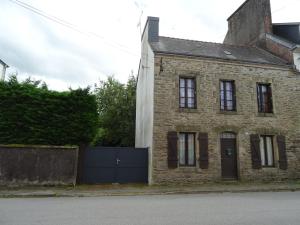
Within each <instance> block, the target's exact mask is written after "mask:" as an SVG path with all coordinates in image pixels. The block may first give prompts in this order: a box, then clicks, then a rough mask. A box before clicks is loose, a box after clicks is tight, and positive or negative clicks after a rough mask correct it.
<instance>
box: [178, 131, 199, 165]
mask: <svg viewBox="0 0 300 225" xmlns="http://www.w3.org/2000/svg"><path fill="white" fill-rule="evenodd" d="M179 165H180V166H195V133H179Z"/></svg>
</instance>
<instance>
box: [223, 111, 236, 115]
mask: <svg viewBox="0 0 300 225" xmlns="http://www.w3.org/2000/svg"><path fill="white" fill-rule="evenodd" d="M218 114H223V115H238V113H237V111H219V112H218Z"/></svg>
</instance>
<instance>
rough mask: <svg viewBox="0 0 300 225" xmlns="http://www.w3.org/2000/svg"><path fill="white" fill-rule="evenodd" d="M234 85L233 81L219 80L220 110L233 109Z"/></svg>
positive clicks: (234, 108)
mask: <svg viewBox="0 0 300 225" xmlns="http://www.w3.org/2000/svg"><path fill="white" fill-rule="evenodd" d="M235 105H236V104H235V86H234V81H230V80H221V81H220V107H221V111H235V110H236V107H235Z"/></svg>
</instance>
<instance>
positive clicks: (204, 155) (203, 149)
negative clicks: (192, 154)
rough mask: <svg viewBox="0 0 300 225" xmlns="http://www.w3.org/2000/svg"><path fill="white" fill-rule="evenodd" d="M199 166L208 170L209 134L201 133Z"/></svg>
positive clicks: (199, 138)
mask: <svg viewBox="0 0 300 225" xmlns="http://www.w3.org/2000/svg"><path fill="white" fill-rule="evenodd" d="M198 140H199V166H200V168H201V169H208V134H207V133H199V136H198Z"/></svg>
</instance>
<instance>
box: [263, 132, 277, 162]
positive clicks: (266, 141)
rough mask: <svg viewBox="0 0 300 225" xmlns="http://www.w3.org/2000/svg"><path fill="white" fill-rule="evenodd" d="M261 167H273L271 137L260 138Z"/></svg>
mask: <svg viewBox="0 0 300 225" xmlns="http://www.w3.org/2000/svg"><path fill="white" fill-rule="evenodd" d="M260 156H261V165H262V166H265V167H273V166H274V149H273V137H272V136H268V135H261V136H260Z"/></svg>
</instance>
